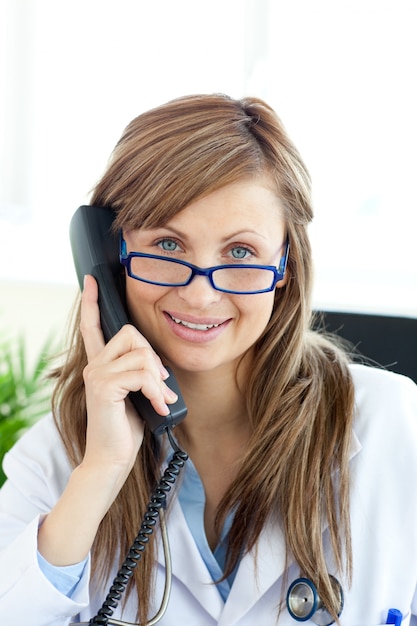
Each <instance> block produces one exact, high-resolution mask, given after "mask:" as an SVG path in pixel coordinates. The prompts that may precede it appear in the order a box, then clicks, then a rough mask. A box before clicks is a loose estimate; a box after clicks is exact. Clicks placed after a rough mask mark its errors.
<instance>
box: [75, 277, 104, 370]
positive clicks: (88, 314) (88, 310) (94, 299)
mask: <svg viewBox="0 0 417 626" xmlns="http://www.w3.org/2000/svg"><path fill="white" fill-rule="evenodd" d="M80 330H81V335H82V337H83V341H84V347H85V351H86V353H87V359H88V360H89V361H91V360H92V359H94V358H95V357H96V356H97V355H98V354H100V352H101V351H102V350H103V348H104V345H105V341H104V337H103V332H102V330H101V324H100V310H99V307H98V286H97V282H96V280H95V279H94V277H93V276H90V275H86V276H85V277H84V290H83V292H82V295H81V322H80Z"/></svg>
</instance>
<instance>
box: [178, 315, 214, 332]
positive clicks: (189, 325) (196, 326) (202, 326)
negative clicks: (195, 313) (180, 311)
mask: <svg viewBox="0 0 417 626" xmlns="http://www.w3.org/2000/svg"><path fill="white" fill-rule="evenodd" d="M171 318H172V319H173V320H174V322H175V323H176V324H181V325H182V326H186V327H187V328H192V329H193V330H210V328H217V326H220V324H192V323H191V322H185V321H184V320H180V319H177V318H176V317H172V315H171Z"/></svg>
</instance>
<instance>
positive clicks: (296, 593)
mask: <svg viewBox="0 0 417 626" xmlns="http://www.w3.org/2000/svg"><path fill="white" fill-rule="evenodd" d="M160 527H161V536H162V545H163V552H164V558H165V569H166V576H165V586H164V592H163V597H162V600H161V604H160V607H159V609H158V611H157V613H156V615H155V616H154V617H153V618H152V619H151V620H149V621H148V622H147V623H146V626H154V625H155V624H157V623H158V622H159V621H160V620H161V619H162V617H163V616H164V615H165V612H166V610H167V607H168V602H169V597H170V593H171V585H172V565H171V551H170V547H169V538H168V532H167V528H166V520H165V515H164V513H163V511H161V512H160ZM330 581H331V584H332V586H333V589H334V591H336V593H337V594H338V600H339V610H338V612H337V616H338V617H340V615H341V613H342V611H343V605H344V596H343V589H342V586H341V584H340V583H339V581H338V580H337V579H336V578H335V577H334V576H330ZM287 609H288V612H289V614H290V615H291V617H292V618H293V619H295V620H296V621H297V622H306V621H307V620H311V621H312V622H314V623H315V624H317V626H330V624H333V622H334V619H333V617H332V616H331V615H330V613H329V611H328V610H327V609H326V607H325V606H324V605H323V602H322V601H321V599H320V596H319V594H318V592H317V588H316V586H315V584H314V583H313V582H312V581H311V580H309V579H308V578H297V579H296V580H294V582H293V583H291V585H290V586H289V588H288V592H287ZM107 623H108V624H109V626H110V625H111V626H140V624H137V623H136V622H135V623H133V622H124V621H121V620H118V619H114V618H110V619H109V621H108V622H107ZM88 624H89V622H80V623H78V625H77V624H75V623H74V624H70V626H83V625H85V626H88Z"/></svg>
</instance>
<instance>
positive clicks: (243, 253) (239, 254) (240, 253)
mask: <svg viewBox="0 0 417 626" xmlns="http://www.w3.org/2000/svg"><path fill="white" fill-rule="evenodd" d="M230 254H231V255H232V257H233V258H234V259H238V260H239V261H241V260H242V259H248V258H249V257H250V256H251V255H252V253H251V251H250V250H248V248H244V247H243V246H236V247H235V248H232V249H231V250H230Z"/></svg>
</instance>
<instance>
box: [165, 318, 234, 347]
mask: <svg viewBox="0 0 417 626" xmlns="http://www.w3.org/2000/svg"><path fill="white" fill-rule="evenodd" d="M165 318H166V320H167V322H168V325H169V327H170V328H171V329H172V332H173V333H174V334H175V335H176V336H177V337H179V338H180V339H183V340H184V341H189V342H192V343H203V342H206V341H211V340H214V339H216V338H217V337H218V336H219V335H220V334H222V333H223V331H224V330H225V329H226V327H227V326H228V324H229V322H230V318H229V319H225V320H223V321H220V320H219V319H217V320H214V319H201V320H197V319H190V318H189V319H184V318H183V317H182V316H181V317H180V316H179V315H178V314H175V315H173V314H172V313H168V312H167V311H165Z"/></svg>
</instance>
